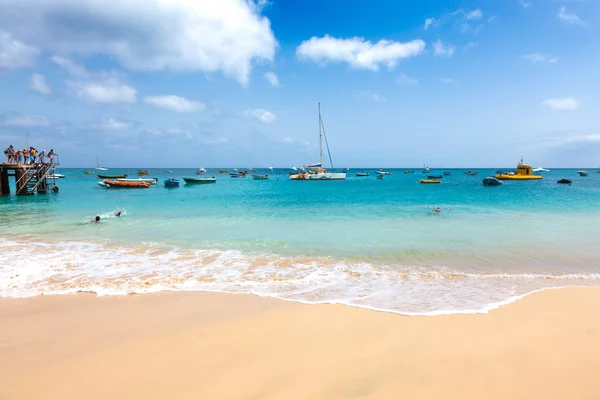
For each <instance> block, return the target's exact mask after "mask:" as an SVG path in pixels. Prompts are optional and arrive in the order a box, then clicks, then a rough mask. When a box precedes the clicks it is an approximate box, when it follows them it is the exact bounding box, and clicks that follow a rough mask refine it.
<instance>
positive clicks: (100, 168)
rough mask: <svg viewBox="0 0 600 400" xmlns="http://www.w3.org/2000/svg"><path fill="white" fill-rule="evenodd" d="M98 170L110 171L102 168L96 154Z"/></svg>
mask: <svg viewBox="0 0 600 400" xmlns="http://www.w3.org/2000/svg"><path fill="white" fill-rule="evenodd" d="M96 170H97V171H108V168H105V167H101V166H100V162H99V161H98V155H97V154H96Z"/></svg>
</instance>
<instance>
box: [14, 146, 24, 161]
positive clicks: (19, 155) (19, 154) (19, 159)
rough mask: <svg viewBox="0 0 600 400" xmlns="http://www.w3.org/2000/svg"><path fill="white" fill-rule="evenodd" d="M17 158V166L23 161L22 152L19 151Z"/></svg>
mask: <svg viewBox="0 0 600 400" xmlns="http://www.w3.org/2000/svg"><path fill="white" fill-rule="evenodd" d="M15 158H16V163H17V164H21V162H22V161H23V160H22V156H21V150H20V149H19V150H17V152H16V153H15Z"/></svg>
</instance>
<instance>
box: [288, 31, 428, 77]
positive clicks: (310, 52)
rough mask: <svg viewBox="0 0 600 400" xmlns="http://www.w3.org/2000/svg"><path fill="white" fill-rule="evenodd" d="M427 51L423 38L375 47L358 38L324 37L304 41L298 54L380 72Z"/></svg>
mask: <svg viewBox="0 0 600 400" xmlns="http://www.w3.org/2000/svg"><path fill="white" fill-rule="evenodd" d="M424 49H425V42H424V41H422V40H420V39H417V40H413V41H411V42H406V43H400V42H394V41H390V40H380V41H379V42H377V43H375V44H373V43H371V42H370V41H368V40H367V41H365V39H364V38H359V37H354V38H349V39H337V38H334V37H331V36H329V35H325V36H324V37H322V38H317V37H312V38H310V39H309V40H305V41H304V42H302V43H301V44H300V46H298V48H297V49H296V55H297V56H298V57H299V58H301V59H304V60H310V61H314V62H320V63H327V62H346V63H348V64H350V66H352V67H354V68H362V69H369V70H372V71H378V70H379V68H380V67H381V65H385V66H387V67H388V68H392V67H394V66H395V65H396V63H397V61H398V60H400V59H402V58H408V57H413V56H416V55H419V54H421V53H422V52H423V50H424Z"/></svg>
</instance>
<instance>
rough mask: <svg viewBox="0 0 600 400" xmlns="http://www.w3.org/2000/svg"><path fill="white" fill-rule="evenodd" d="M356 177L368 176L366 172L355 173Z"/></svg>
mask: <svg viewBox="0 0 600 400" xmlns="http://www.w3.org/2000/svg"><path fill="white" fill-rule="evenodd" d="M356 176H369V173H368V172H357V173H356Z"/></svg>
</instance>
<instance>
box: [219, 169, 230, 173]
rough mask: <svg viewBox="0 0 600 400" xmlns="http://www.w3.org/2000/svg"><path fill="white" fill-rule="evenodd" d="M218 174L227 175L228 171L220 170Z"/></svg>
mask: <svg viewBox="0 0 600 400" xmlns="http://www.w3.org/2000/svg"><path fill="white" fill-rule="evenodd" d="M219 173H220V174H228V173H229V171H227V170H226V169H220V170H219Z"/></svg>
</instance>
